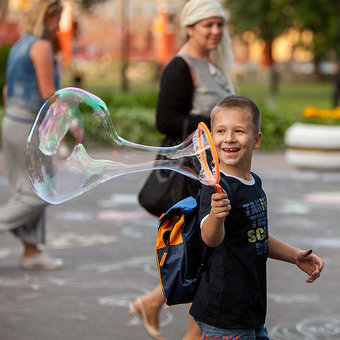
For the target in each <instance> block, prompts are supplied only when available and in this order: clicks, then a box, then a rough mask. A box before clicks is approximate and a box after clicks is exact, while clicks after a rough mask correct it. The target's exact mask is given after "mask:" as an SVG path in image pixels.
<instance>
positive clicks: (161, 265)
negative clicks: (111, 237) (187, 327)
mask: <svg viewBox="0 0 340 340" xmlns="http://www.w3.org/2000/svg"><path fill="white" fill-rule="evenodd" d="M220 184H222V188H223V189H224V190H225V191H226V192H227V194H228V197H229V200H230V201H231V199H232V196H231V189H230V186H229V184H228V183H227V182H226V181H225V180H224V179H222V178H221V181H220ZM199 200H200V192H199V193H198V195H197V197H196V199H195V198H194V197H192V196H190V197H187V198H185V199H183V200H181V201H179V202H178V203H176V204H175V205H173V206H172V207H171V208H170V209H169V210H168V211H167V212H166V213H165V214H163V215H162V216H161V217H160V221H159V227H158V234H157V241H156V260H157V266H158V274H159V278H160V283H161V286H162V290H163V294H164V297H165V298H166V304H167V305H169V306H171V305H176V304H180V303H188V302H192V300H193V298H194V296H195V293H196V290H197V288H198V284H199V281H200V277H201V273H202V271H203V270H204V269H205V265H204V262H205V257H206V253H207V249H208V247H207V246H206V245H205V244H204V243H203V240H202V239H201V233H200V226H199V224H198V211H199Z"/></svg>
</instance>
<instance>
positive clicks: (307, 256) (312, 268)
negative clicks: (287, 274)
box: [296, 249, 324, 283]
mask: <svg viewBox="0 0 340 340" xmlns="http://www.w3.org/2000/svg"><path fill="white" fill-rule="evenodd" d="M312 252H313V251H312V249H310V250H301V251H299V252H298V254H297V257H296V265H297V266H298V267H299V268H300V269H301V270H303V271H304V272H305V273H307V274H308V275H309V277H308V279H307V280H306V282H308V283H312V282H314V281H315V280H316V279H317V278H319V277H320V274H321V271H322V269H323V266H324V263H323V261H322V259H321V258H320V257H318V256H316V255H315V254H313V253H312Z"/></svg>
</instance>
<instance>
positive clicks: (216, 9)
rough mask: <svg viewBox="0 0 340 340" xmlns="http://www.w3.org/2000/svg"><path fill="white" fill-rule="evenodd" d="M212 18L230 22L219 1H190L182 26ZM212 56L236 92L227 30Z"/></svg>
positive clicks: (182, 13)
mask: <svg viewBox="0 0 340 340" xmlns="http://www.w3.org/2000/svg"><path fill="white" fill-rule="evenodd" d="M212 17H220V18H223V19H224V22H225V23H227V22H228V16H227V14H226V12H225V10H224V8H223V6H222V5H221V3H220V2H219V1H218V0H190V1H188V2H187V3H186V4H185V5H184V7H183V9H182V12H181V19H180V20H181V25H182V26H183V27H186V26H191V25H194V24H196V23H197V22H198V21H201V20H204V19H208V18H212ZM211 55H212V59H213V62H214V63H215V64H216V66H217V67H218V68H219V69H220V70H221V71H222V73H223V74H224V76H225V77H226V79H227V81H228V83H229V84H230V86H231V88H232V90H233V91H234V88H233V83H232V79H231V69H232V68H233V66H234V57H233V53H232V50H231V39H230V35H229V32H228V31H227V29H226V28H224V30H223V36H222V40H221V42H220V43H219V45H218V46H217V48H216V50H214V51H212V53H211Z"/></svg>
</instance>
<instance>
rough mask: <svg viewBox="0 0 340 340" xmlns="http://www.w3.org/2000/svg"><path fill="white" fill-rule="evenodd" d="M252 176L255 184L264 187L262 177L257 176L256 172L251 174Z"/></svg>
mask: <svg viewBox="0 0 340 340" xmlns="http://www.w3.org/2000/svg"><path fill="white" fill-rule="evenodd" d="M250 174H251V175H252V176H253V178H254V180H255V182H256V183H257V184H259V185H260V186H261V187H262V180H261V178H260V176H258V175H256V173H255V172H251V173H250Z"/></svg>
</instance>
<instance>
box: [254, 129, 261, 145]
mask: <svg viewBox="0 0 340 340" xmlns="http://www.w3.org/2000/svg"><path fill="white" fill-rule="evenodd" d="M261 139H262V132H261V131H260V132H258V134H257V135H256V136H255V140H254V146H253V148H254V149H258V148H259V147H260V145H261Z"/></svg>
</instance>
